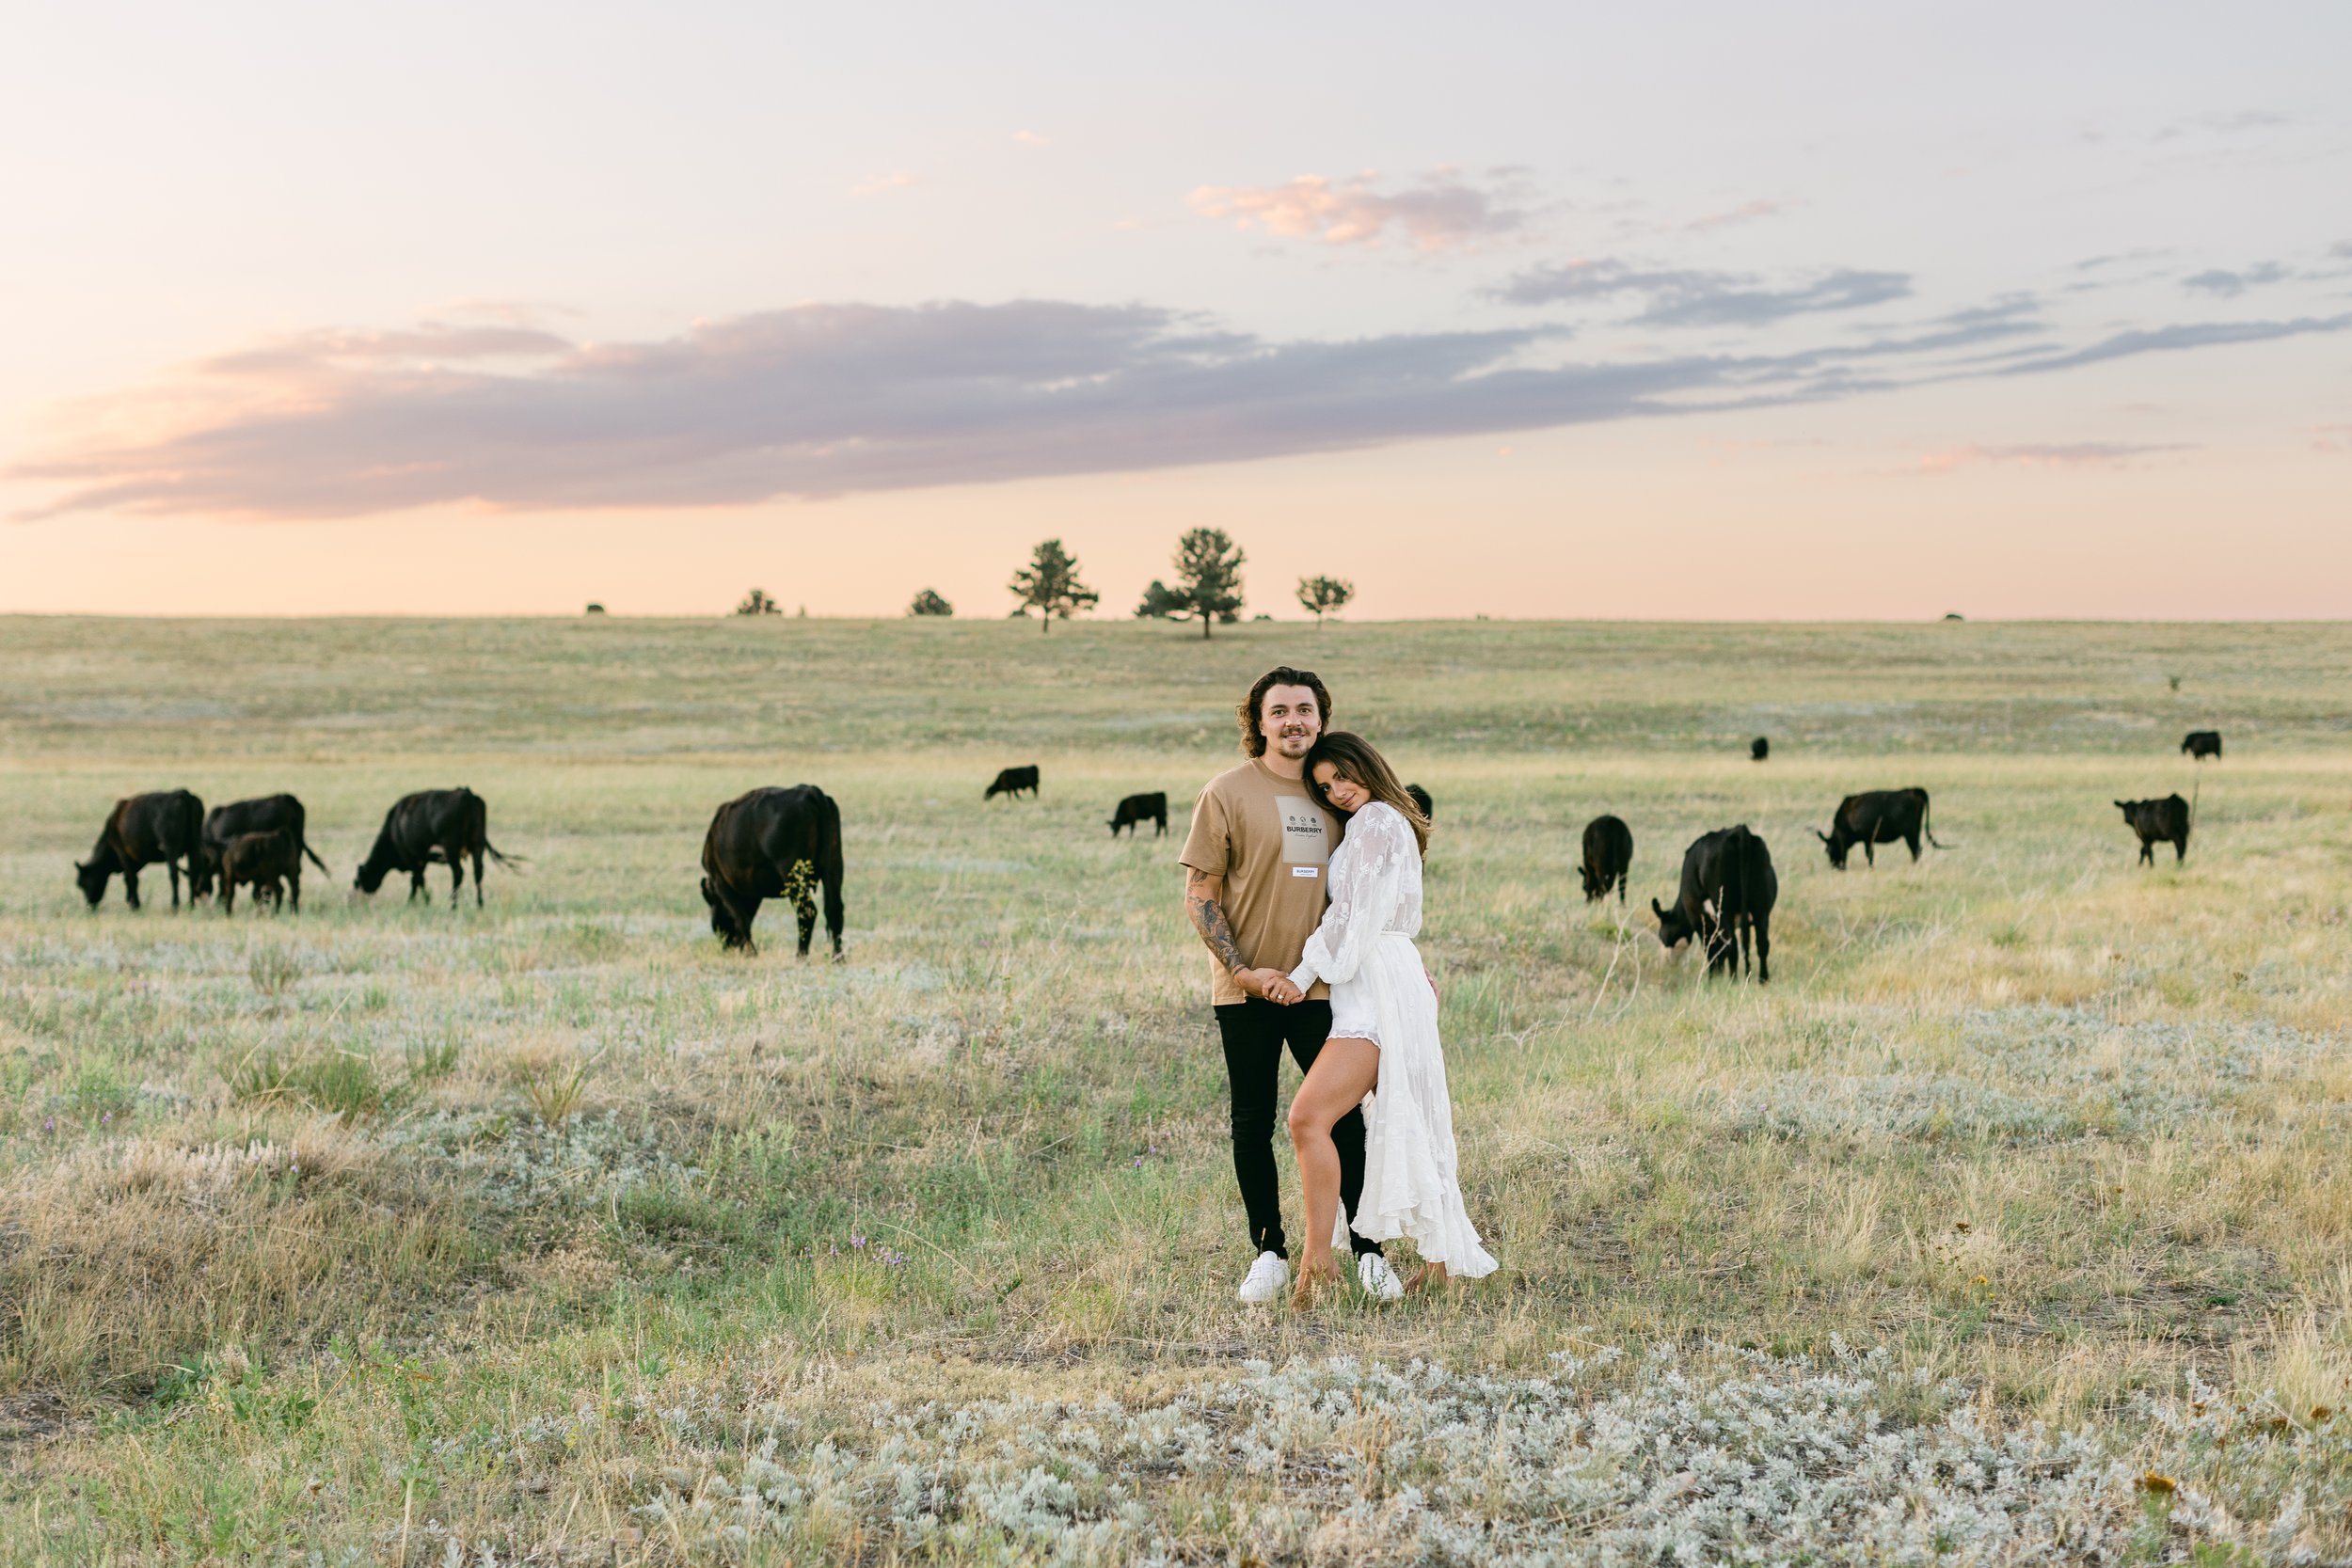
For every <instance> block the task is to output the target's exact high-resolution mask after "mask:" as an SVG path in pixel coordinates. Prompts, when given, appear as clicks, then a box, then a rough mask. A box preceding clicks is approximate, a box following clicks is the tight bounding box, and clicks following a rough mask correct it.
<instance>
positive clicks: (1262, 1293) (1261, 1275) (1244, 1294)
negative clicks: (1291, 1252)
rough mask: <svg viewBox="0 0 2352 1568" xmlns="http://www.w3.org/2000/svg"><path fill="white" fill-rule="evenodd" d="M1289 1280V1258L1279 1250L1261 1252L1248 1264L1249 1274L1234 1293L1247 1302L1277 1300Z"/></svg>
mask: <svg viewBox="0 0 2352 1568" xmlns="http://www.w3.org/2000/svg"><path fill="white" fill-rule="evenodd" d="M1290 1282H1291V1266H1290V1261H1289V1259H1285V1258H1284V1257H1283V1256H1282V1255H1281V1254H1280V1253H1279V1252H1262V1253H1260V1254H1258V1260H1257V1261H1256V1262H1254V1263H1252V1264H1250V1265H1249V1274H1248V1277H1247V1278H1245V1279H1244V1280H1243V1281H1242V1282H1241V1289H1240V1290H1239V1291H1236V1292H1235V1293H1236V1294H1237V1295H1239V1296H1240V1297H1241V1299H1242V1300H1244V1301H1247V1302H1252V1303H1257V1302H1268V1301H1278V1300H1279V1299H1280V1298H1281V1294H1282V1290H1283V1288H1284V1287H1285V1286H1287V1285H1289V1284H1290Z"/></svg>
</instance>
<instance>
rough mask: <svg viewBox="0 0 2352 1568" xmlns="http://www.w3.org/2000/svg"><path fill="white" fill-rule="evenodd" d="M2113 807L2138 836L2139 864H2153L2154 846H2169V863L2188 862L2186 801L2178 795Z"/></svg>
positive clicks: (2118, 803)
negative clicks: (2170, 850) (2121, 814)
mask: <svg viewBox="0 0 2352 1568" xmlns="http://www.w3.org/2000/svg"><path fill="white" fill-rule="evenodd" d="M2115 804H2116V806H2117V808H2118V809H2119V810H2121V811H2122V813H2123V820H2124V821H2125V822H2127V823H2129V824H2130V825H2131V830H2132V832H2136V833H2137V834H2138V835H2139V860H2140V863H2141V864H2143V865H2153V864H2155V863H2156V846H2157V845H2159V844H2169V845H2171V846H2172V863H2173V864H2175V865H2178V864H2180V863H2181V862H2183V861H2185V860H2186V859H2188V802H2187V801H2186V800H2182V799H2181V798H2180V796H2178V795H2168V796H2166V797H2165V798H2164V799H2163V800H2118V801H2116V802H2115Z"/></svg>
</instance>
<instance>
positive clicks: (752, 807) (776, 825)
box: [703, 768, 1037, 963]
mask: <svg viewBox="0 0 2352 1568" xmlns="http://www.w3.org/2000/svg"><path fill="white" fill-rule="evenodd" d="M1029 771H1030V772H1031V773H1032V774H1034V773H1035V772H1036V771H1037V769H1036V768H1030V769H1029ZM819 885H821V886H822V887H823V889H824V895H825V930H826V931H827V933H829V934H830V935H831V936H832V938H833V956H834V961H835V962H836V963H837V962H839V961H840V958H841V808H840V807H839V806H837V805H835V804H834V800H833V797H832V796H830V795H827V794H826V793H825V792H824V791H823V790H821V789H819V788H818V787H817V786H816V785H815V784H796V785H794V786H793V787H792V788H790V789H755V790H753V791H752V792H751V793H750V794H748V795H739V796H737V797H736V798H735V799H734V800H729V801H728V802H727V803H726V804H725V805H723V806H721V807H720V808H719V810H718V812H717V813H716V814H715V815H714V816H712V817H711V818H710V831H709V832H707V833H705V834H704V835H703V902H704V903H706V904H707V905H709V906H710V928H711V929H712V930H714V931H716V932H718V933H719V936H720V937H721V938H722V939H723V942H725V944H726V945H727V946H728V947H730V948H734V947H740V948H743V949H744V950H746V951H747V952H754V953H756V952H757V951H759V949H758V946H757V945H756V944H755V942H753V941H752V922H753V921H755V920H756V919H758V918H759V906H760V904H761V902H762V901H763V900H765V899H769V898H789V899H791V900H792V908H793V911H794V912H795V913H797V914H798V915H799V916H800V917H801V957H802V958H807V957H808V942H809V938H810V937H811V936H812V935H814V934H815V932H816V930H817V890H818V886H819Z"/></svg>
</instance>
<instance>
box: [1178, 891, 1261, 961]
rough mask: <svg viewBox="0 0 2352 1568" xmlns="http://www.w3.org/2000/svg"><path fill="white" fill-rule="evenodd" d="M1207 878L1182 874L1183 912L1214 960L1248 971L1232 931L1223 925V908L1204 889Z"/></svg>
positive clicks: (1229, 927)
mask: <svg viewBox="0 0 2352 1568" xmlns="http://www.w3.org/2000/svg"><path fill="white" fill-rule="evenodd" d="M1208 880H1209V879H1208V878H1206V877H1205V876H1203V875H1201V874H1200V872H1198V871H1187V872H1186V873H1185V875H1184V912H1185V913H1186V914H1189V915H1190V916H1192V928H1193V929H1194V930H1196V931H1199V932H1200V941H1201V942H1203V943H1204V944H1205V945H1206V946H1207V947H1208V949H1209V951H1210V953H1212V954H1214V955H1215V956H1216V961H1217V962H1219V963H1221V964H1223V965H1224V966H1225V967H1226V968H1227V969H1230V970H1234V971H1237V972H1238V971H1240V970H1244V969H1247V968H1248V967H1249V966H1248V964H1247V963H1246V962H1244V961H1243V959H1242V956H1241V948H1240V946H1239V945H1238V944H1237V943H1235V942H1234V941H1233V928H1232V926H1230V925H1228V924H1227V923H1226V919H1225V911H1224V908H1223V907H1222V906H1221V905H1219V904H1218V903H1217V901H1216V899H1215V898H1213V897H1211V896H1210V895H1209V894H1208V892H1207V890H1206V883H1207V882H1208Z"/></svg>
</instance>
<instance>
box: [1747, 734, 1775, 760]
mask: <svg viewBox="0 0 2352 1568" xmlns="http://www.w3.org/2000/svg"><path fill="white" fill-rule="evenodd" d="M1771 755H1772V742H1771V741H1769V740H1767V739H1765V738H1764V737H1763V736H1760V735H1759V736H1756V738H1755V739H1754V740H1751V741H1749V742H1748V760H1749V761H1750V762H1762V761H1763V760H1764V759H1765V758H1766V757H1769V756H1771Z"/></svg>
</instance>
